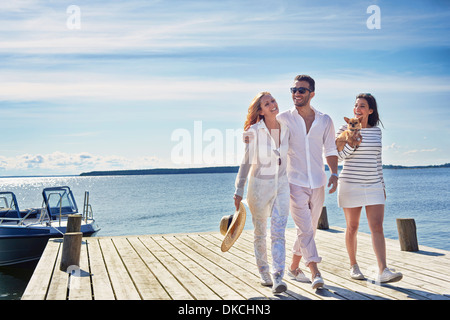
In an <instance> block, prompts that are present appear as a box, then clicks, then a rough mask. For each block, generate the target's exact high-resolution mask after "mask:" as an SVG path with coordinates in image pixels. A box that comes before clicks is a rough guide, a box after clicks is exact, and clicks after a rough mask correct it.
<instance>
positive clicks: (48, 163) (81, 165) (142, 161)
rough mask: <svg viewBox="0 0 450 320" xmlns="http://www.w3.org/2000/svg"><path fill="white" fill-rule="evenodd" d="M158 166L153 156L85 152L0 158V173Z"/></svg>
mask: <svg viewBox="0 0 450 320" xmlns="http://www.w3.org/2000/svg"><path fill="white" fill-rule="evenodd" d="M159 165H161V159H159V158H157V157H154V156H147V157H139V158H135V159H131V158H126V157H123V156H116V155H108V156H102V155H93V154H90V153H87V152H82V153H76V154H71V153H64V152H59V151H55V152H53V153H50V154H22V155H19V156H15V157H5V156H0V174H1V175H3V176H5V175H15V174H17V173H19V172H20V174H21V175H35V174H37V175H39V174H79V173H81V172H84V171H96V170H130V169H149V168H154V167H158V166H159Z"/></svg>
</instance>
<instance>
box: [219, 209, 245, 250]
mask: <svg viewBox="0 0 450 320" xmlns="http://www.w3.org/2000/svg"><path fill="white" fill-rule="evenodd" d="M245 217H246V212H245V207H244V205H243V204H242V202H241V203H240V204H239V211H236V212H235V213H234V214H232V215H229V216H223V217H222V220H220V233H221V234H222V235H224V236H225V238H224V239H223V242H222V246H221V247H220V249H221V250H222V252H225V251H228V250H229V249H230V248H231V246H232V245H233V243H234V242H235V241H236V240H237V238H239V236H240V235H241V233H242V230H243V229H244V226H245Z"/></svg>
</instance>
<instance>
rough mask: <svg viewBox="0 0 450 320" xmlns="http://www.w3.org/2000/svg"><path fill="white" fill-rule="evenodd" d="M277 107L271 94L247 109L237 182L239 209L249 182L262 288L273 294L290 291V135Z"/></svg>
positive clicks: (236, 197)
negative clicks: (287, 281)
mask: <svg viewBox="0 0 450 320" xmlns="http://www.w3.org/2000/svg"><path fill="white" fill-rule="evenodd" d="M278 112H279V110H278V104H277V102H276V100H275V99H274V98H273V97H272V95H271V94H270V93H269V92H261V93H259V94H258V95H256V97H255V98H254V99H253V101H252V103H251V104H250V107H249V108H248V115H247V120H246V122H245V125H244V137H248V138H249V139H248V141H247V143H246V144H245V155H244V159H243V161H242V164H241V166H240V168H239V172H238V175H237V178H236V191H235V195H234V202H235V206H236V209H238V208H239V204H240V202H241V200H242V197H243V194H244V186H245V183H246V181H247V178H248V187H247V203H248V207H249V209H250V212H251V214H252V222H253V226H254V249H255V256H256V264H257V266H258V270H259V273H260V275H261V284H262V285H265V286H272V291H273V292H274V293H281V292H284V291H286V290H287V286H286V284H285V283H284V282H283V276H284V269H285V258H286V250H285V229H286V223H287V219H288V215H289V183H288V180H287V175H286V164H287V163H286V162H287V152H288V140H289V131H288V129H287V127H286V126H284V125H282V124H280V123H279V122H278V121H277V119H276V115H277V114H278ZM269 218H270V221H271V228H270V232H271V241H272V243H271V249H272V250H271V251H272V261H273V263H272V275H273V281H272V278H271V274H270V268H269V264H268V262H267V247H266V236H267V220H268V219H269Z"/></svg>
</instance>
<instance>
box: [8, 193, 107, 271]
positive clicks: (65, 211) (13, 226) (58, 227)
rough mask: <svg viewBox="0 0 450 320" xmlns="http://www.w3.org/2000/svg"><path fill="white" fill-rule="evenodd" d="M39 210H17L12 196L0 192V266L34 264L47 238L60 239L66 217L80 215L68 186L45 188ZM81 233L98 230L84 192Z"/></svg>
mask: <svg viewBox="0 0 450 320" xmlns="http://www.w3.org/2000/svg"><path fill="white" fill-rule="evenodd" d="M42 196H43V203H42V206H41V207H40V208H31V209H26V210H20V209H19V205H18V203H17V199H16V196H15V195H14V193H12V192H9V191H8V192H0V266H6V265H12V264H18V263H23V262H28V261H33V260H37V259H39V258H40V257H41V255H42V252H43V251H44V249H45V246H46V244H47V242H48V239H50V238H62V237H63V235H64V233H65V231H66V227H67V220H68V216H69V215H72V214H79V213H78V207H77V204H76V202H75V198H74V197H73V194H72V191H71V190H70V188H69V187H67V186H62V187H52V188H45V189H44V190H43V192H42ZM81 215H82V222H81V230H80V231H81V232H83V236H84V237H89V236H93V235H95V234H96V233H97V232H98V231H99V230H100V228H99V227H98V225H97V223H96V222H95V220H94V215H93V211H92V207H91V205H90V204H89V192H85V197H84V205H83V212H82V213H81Z"/></svg>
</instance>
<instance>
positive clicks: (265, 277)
mask: <svg viewBox="0 0 450 320" xmlns="http://www.w3.org/2000/svg"><path fill="white" fill-rule="evenodd" d="M261 284H262V285H263V286H265V287H271V286H272V285H273V282H272V278H271V277H270V273H269V272H263V273H261Z"/></svg>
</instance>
